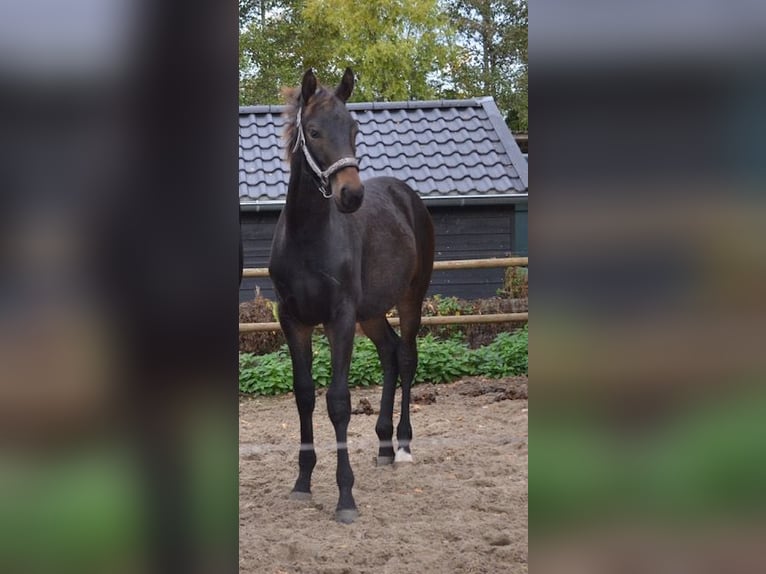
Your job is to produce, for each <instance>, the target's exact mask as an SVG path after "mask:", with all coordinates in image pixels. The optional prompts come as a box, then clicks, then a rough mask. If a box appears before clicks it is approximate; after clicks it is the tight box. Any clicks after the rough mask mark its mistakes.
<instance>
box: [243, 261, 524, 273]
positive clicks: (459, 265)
mask: <svg viewBox="0 0 766 574" xmlns="http://www.w3.org/2000/svg"><path fill="white" fill-rule="evenodd" d="M528 264H529V258H528V257H494V258H491V259H459V260H456V261H434V271H445V270H448V269H489V268H492V267H526V266H527V265H528ZM268 276H269V270H268V269H267V268H266V267H251V268H248V269H243V270H242V277H268Z"/></svg>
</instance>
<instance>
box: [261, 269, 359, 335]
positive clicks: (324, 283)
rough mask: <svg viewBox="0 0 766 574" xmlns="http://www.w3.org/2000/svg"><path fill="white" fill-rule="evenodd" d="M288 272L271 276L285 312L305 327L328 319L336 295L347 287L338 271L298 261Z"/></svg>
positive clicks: (346, 281) (342, 275) (345, 274)
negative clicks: (304, 324)
mask: <svg viewBox="0 0 766 574" xmlns="http://www.w3.org/2000/svg"><path fill="white" fill-rule="evenodd" d="M299 263H301V264H299V265H293V266H292V267H291V268H290V269H285V270H284V272H282V273H280V272H279V271H278V270H277V271H276V272H275V273H274V274H273V277H272V278H273V280H274V286H275V288H276V290H277V293H278V294H279V298H280V300H281V302H282V305H283V306H284V308H285V310H286V311H287V312H289V313H290V314H291V315H292V316H294V317H296V318H297V319H299V320H300V321H301V322H303V323H306V324H318V323H324V322H327V321H328V320H329V319H330V316H331V315H330V314H331V312H332V309H333V308H334V306H335V305H336V304H337V301H338V299H339V293H342V292H345V291H346V290H347V288H348V283H349V278H348V277H347V275H348V274H347V273H344V272H343V270H342V269H340V270H339V269H327V268H322V267H317V266H316V265H314V264H312V263H311V262H306V261H304V262H299Z"/></svg>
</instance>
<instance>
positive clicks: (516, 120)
mask: <svg viewBox="0 0 766 574" xmlns="http://www.w3.org/2000/svg"><path fill="white" fill-rule="evenodd" d="M447 9H448V11H449V14H450V17H451V20H452V22H453V24H454V25H455V27H456V29H457V30H458V31H459V33H458V36H457V38H458V43H459V45H460V46H461V47H462V49H463V50H464V53H465V58H464V59H463V64H462V65H461V66H459V67H458V68H457V69H456V70H454V73H453V79H454V83H455V90H456V92H457V93H458V94H463V95H473V96H475V95H479V93H483V95H489V96H492V97H493V98H494V99H495V101H496V102H497V104H498V107H499V108H500V109H501V110H503V111H504V112H505V113H506V121H507V122H508V123H509V125H510V126H511V128H512V129H514V130H515V131H527V129H528V123H529V119H528V104H527V97H528V71H527V70H528V64H527V60H528V47H527V46H528V44H527V37H528V26H529V25H528V21H529V17H528V8H527V0H449V1H448V6H447ZM477 92H479V93H477Z"/></svg>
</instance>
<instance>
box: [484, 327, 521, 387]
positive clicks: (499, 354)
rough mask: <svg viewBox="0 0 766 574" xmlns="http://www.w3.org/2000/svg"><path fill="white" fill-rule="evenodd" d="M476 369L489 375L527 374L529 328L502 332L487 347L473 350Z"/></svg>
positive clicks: (496, 376) (495, 376)
mask: <svg viewBox="0 0 766 574" xmlns="http://www.w3.org/2000/svg"><path fill="white" fill-rule="evenodd" d="M472 360H473V363H474V369H475V370H476V371H480V372H481V374H482V375H485V376H487V377H494V378H498V377H507V376H510V375H522V374H526V373H527V372H528V370H529V328H528V326H526V325H525V326H524V328H523V329H520V330H518V331H516V332H515V333H513V334H511V333H500V334H499V335H498V336H497V338H495V340H494V341H493V342H492V343H490V344H489V345H487V346H486V347H479V348H478V349H476V350H475V351H473V357H472Z"/></svg>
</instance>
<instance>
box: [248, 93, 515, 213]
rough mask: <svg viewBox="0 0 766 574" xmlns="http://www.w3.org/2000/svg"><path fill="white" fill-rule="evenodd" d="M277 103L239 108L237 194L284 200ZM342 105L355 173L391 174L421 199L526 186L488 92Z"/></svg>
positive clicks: (285, 177) (285, 167)
mask: <svg viewBox="0 0 766 574" xmlns="http://www.w3.org/2000/svg"><path fill="white" fill-rule="evenodd" d="M283 109H284V108H283V107H282V106H249V107H244V108H240V114H239V156H240V157H239V182H240V183H239V196H240V199H241V200H242V201H245V202H258V201H266V200H269V201H275V200H276V201H280V200H284V197H285V194H286V192H287V182H288V177H289V175H288V165H287V164H286V163H285V162H284V161H283V157H284V142H283V141H282V128H283V125H284V120H283V118H282V116H281V112H282V110H283ZM349 109H351V111H352V114H353V115H354V116H355V118H356V119H357V121H358V122H359V137H358V139H357V144H358V145H357V155H358V159H359V161H360V172H361V175H362V178H370V177H374V176H378V175H390V176H394V177H398V178H400V179H403V180H404V181H406V182H407V183H408V184H410V185H411V186H412V187H413V188H414V189H415V190H417V191H418V192H419V193H420V195H421V196H423V197H426V198H428V197H448V196H460V195H484V194H498V193H499V194H507V193H523V192H526V191H527V183H526V181H527V171H526V165H518V163H519V158H522V160H523V156H521V153H520V151H519V150H518V146H517V145H516V142H515V141H514V140H513V137H512V136H511V134H510V131H508V128H507V127H506V126H505V124H503V123H502V121H498V120H497V118H498V117H499V113H498V112H497V108H496V106H495V104H494V102H493V101H492V100H491V98H481V99H478V100H458V101H444V100H437V101H428V102H386V103H381V102H375V103H355V104H349ZM493 116H494V117H493ZM513 146H515V147H516V149H512V147H513ZM509 148H511V149H509ZM520 174H523V175H520Z"/></svg>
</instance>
